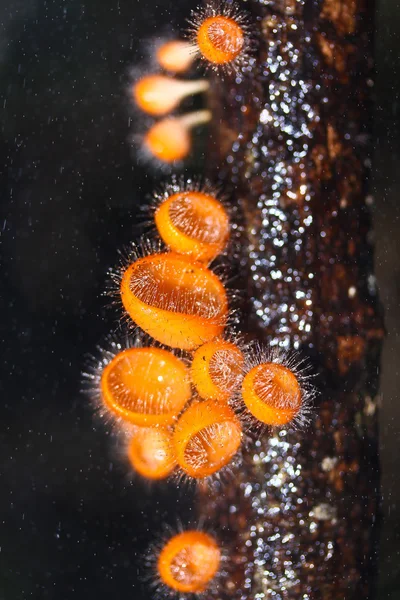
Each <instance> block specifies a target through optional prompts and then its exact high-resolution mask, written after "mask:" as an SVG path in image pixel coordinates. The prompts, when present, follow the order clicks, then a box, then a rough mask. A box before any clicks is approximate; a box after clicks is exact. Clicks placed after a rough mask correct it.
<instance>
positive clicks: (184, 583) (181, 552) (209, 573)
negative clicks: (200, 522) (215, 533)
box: [157, 530, 221, 594]
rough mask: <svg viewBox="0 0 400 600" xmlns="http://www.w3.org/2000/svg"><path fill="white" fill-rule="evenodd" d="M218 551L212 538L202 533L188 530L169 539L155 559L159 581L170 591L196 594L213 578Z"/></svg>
mask: <svg viewBox="0 0 400 600" xmlns="http://www.w3.org/2000/svg"><path fill="white" fill-rule="evenodd" d="M220 561H221V552H220V549H219V547H218V545H217V543H216V541H215V539H214V538H213V537H212V536H211V535H209V534H207V533H204V532H202V531H197V530H189V531H184V532H182V533H178V534H177V535H175V536H173V537H172V538H170V540H169V541H168V542H167V543H166V544H165V545H164V547H163V548H162V550H161V552H160V554H159V556H158V559H157V574H158V577H159V579H160V581H161V582H162V583H163V584H164V585H165V586H167V588H169V589H171V590H175V591H176V592H181V593H187V594H198V593H201V592H203V591H205V590H206V589H207V586H208V585H209V584H210V582H211V580H212V579H213V578H214V577H215V575H216V573H217V571H218V569H219V566H220Z"/></svg>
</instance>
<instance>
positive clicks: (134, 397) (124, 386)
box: [101, 347, 191, 426]
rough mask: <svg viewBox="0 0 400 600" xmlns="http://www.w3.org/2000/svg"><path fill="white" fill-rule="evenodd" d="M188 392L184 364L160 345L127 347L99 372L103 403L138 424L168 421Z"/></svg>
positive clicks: (183, 401)
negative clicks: (156, 346)
mask: <svg viewBox="0 0 400 600" xmlns="http://www.w3.org/2000/svg"><path fill="white" fill-rule="evenodd" d="M190 395H191V391H190V383H189V378H188V372H187V368H186V366H185V364H184V363H183V362H182V361H181V360H180V359H179V358H177V357H176V356H174V355H173V354H172V353H171V352H167V351H166V350H162V349H160V348H151V347H150V348H128V349H126V350H123V351H122V352H120V353H118V354H117V355H116V356H115V357H114V358H113V360H112V361H111V362H110V363H109V364H108V365H106V367H105V368H104V370H103V372H102V374H101V397H102V401H103V402H104V404H105V406H106V407H107V408H108V409H109V410H110V411H111V413H113V414H114V415H115V416H117V417H120V418H121V419H122V420H123V421H126V422H128V423H132V424H134V425H140V426H150V425H161V424H162V425H165V424H169V423H172V422H173V421H174V420H175V419H176V417H177V415H178V414H179V413H180V411H181V410H182V409H183V407H184V406H185V404H186V402H187V401H188V400H189V398H190Z"/></svg>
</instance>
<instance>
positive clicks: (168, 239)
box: [155, 190, 229, 262]
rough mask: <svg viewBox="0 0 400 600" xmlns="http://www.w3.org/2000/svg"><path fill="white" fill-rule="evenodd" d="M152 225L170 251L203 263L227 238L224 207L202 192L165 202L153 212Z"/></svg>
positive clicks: (172, 197) (170, 197)
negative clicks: (153, 223) (153, 222)
mask: <svg viewBox="0 0 400 600" xmlns="http://www.w3.org/2000/svg"><path fill="white" fill-rule="evenodd" d="M155 223H156V226H157V230H158V233H159V234H160V236H161V238H162V239H163V241H164V242H165V244H167V246H169V247H170V248H171V250H173V251H175V252H178V253H179V254H186V255H188V256H191V257H192V258H193V259H194V260H199V261H204V262H209V261H211V260H212V259H213V258H215V257H216V256H217V255H218V254H220V253H221V252H222V251H223V250H224V247H225V245H226V243H227V240H228V237H229V217H228V214H227V212H226V210H225V208H224V206H223V205H222V204H221V202H219V200H218V199H217V198H215V197H213V196H211V195H210V194H205V193H203V192H201V191H195V190H193V191H190V190H186V191H182V192H178V193H175V194H172V195H170V196H169V197H167V198H164V199H163V200H162V201H161V202H160V204H159V206H158V208H157V210H156V212H155Z"/></svg>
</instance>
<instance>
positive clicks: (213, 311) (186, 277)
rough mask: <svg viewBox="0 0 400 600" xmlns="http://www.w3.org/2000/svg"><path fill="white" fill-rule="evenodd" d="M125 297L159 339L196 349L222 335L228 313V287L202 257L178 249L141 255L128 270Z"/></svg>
mask: <svg viewBox="0 0 400 600" xmlns="http://www.w3.org/2000/svg"><path fill="white" fill-rule="evenodd" d="M120 291H121V298H122V303H123V305H124V308H125V310H126V311H127V313H128V315H129V316H130V317H131V319H132V320H133V321H134V322H135V323H136V324H137V325H139V327H141V328H142V329H143V330H144V331H146V333H148V334H149V335H151V336H152V337H153V338H154V339H156V340H157V341H159V342H161V343H162V344H166V345H167V346H172V347H174V348H181V349H183V350H192V349H195V348H197V347H198V346H200V345H201V344H202V343H204V342H205V341H209V340H211V339H214V338H215V337H216V336H218V335H220V334H221V333H222V331H223V329H224V326H225V324H226V320H227V317H228V300H227V295H226V291H225V288H224V286H223V284H222V283H221V281H220V280H219V279H218V277H217V276H216V275H215V274H214V273H213V272H212V271H210V270H209V269H207V267H205V266H204V265H203V264H202V263H198V262H194V261H193V260H192V259H190V258H188V257H186V256H182V255H179V254H176V253H173V252H169V253H162V254H152V255H149V256H146V257H143V258H141V259H138V260H136V261H135V262H133V263H132V264H130V265H129V266H128V268H127V269H126V270H125V271H124V273H123V275H122V279H121V287H120Z"/></svg>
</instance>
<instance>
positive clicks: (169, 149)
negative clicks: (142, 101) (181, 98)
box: [143, 110, 211, 163]
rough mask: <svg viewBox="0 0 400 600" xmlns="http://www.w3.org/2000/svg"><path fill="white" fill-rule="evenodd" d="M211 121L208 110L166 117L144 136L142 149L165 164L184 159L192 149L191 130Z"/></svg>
mask: <svg viewBox="0 0 400 600" xmlns="http://www.w3.org/2000/svg"><path fill="white" fill-rule="evenodd" d="M210 119H211V113H210V112H209V111H208V110H199V111H197V112H193V113H189V114H186V115H183V116H181V117H166V118H164V119H162V120H161V121H158V122H157V123H155V124H154V125H153V126H152V127H151V128H150V129H149V131H148V132H147V133H146V135H145V136H144V142H143V143H144V148H145V149H146V150H147V152H148V153H149V154H150V155H151V156H153V157H154V158H156V159H158V160H160V161H161V162H165V163H173V162H175V161H179V160H183V159H185V158H186V157H187V156H188V154H189V152H190V150H191V147H192V140H191V135H190V132H191V129H192V128H193V127H197V126H198V125H202V124H204V123H207V122H208V121H209V120H210Z"/></svg>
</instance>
